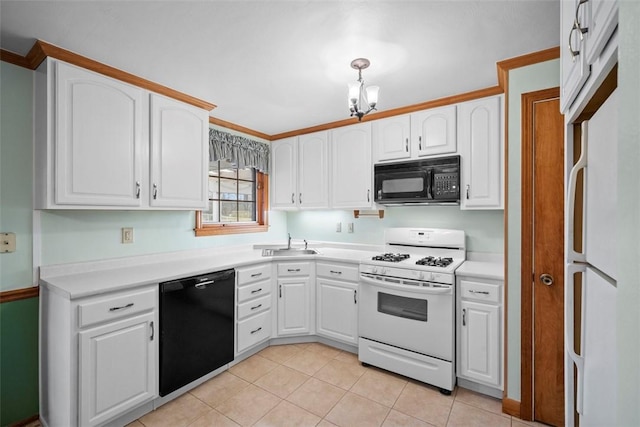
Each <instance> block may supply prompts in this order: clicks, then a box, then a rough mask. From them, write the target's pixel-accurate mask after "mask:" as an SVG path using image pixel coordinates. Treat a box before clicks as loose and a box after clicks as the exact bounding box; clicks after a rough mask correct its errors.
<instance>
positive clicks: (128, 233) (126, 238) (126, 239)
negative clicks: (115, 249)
mask: <svg viewBox="0 0 640 427" xmlns="http://www.w3.org/2000/svg"><path fill="white" fill-rule="evenodd" d="M122 243H133V228H132V227H123V228H122Z"/></svg>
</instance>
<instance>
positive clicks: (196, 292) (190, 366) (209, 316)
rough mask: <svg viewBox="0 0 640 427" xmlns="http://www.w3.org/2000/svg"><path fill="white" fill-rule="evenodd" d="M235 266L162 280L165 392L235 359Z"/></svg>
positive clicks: (162, 378) (162, 382)
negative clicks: (208, 272)
mask: <svg viewBox="0 0 640 427" xmlns="http://www.w3.org/2000/svg"><path fill="white" fill-rule="evenodd" d="M235 277H236V274H235V270H233V269H229V270H223V271H217V272H215V273H210V274H203V275H200V276H194V277H187V278H184V279H180V280H173V281H171V282H164V283H160V396H166V395H167V394H169V393H171V392H172V391H174V390H177V389H179V388H180V387H182V386H185V385H187V384H189V383H190V382H191V381H194V380H197V379H198V378H200V377H202V376H203V375H206V374H208V373H209V372H211V371H213V370H215V369H217V368H219V367H221V366H223V365H225V364H227V363H229V362H231V361H232V360H233V319H234V317H233V316H234V304H235V303H234V300H235Z"/></svg>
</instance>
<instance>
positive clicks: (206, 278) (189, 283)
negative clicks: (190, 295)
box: [160, 268, 236, 293]
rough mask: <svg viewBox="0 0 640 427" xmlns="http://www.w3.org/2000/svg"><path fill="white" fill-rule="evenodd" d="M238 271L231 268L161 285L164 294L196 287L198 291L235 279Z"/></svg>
mask: <svg viewBox="0 0 640 427" xmlns="http://www.w3.org/2000/svg"><path fill="white" fill-rule="evenodd" d="M235 274H236V271H235V270H234V269H233V268H231V269H228V270H222V271H217V272H213V273H209V274H202V275H200V276H192V277H185V278H184V279H178V280H172V281H170V282H164V283H161V284H160V291H161V292H162V293H166V292H172V291H179V290H181V289H185V288H191V287H195V288H196V289H198V290H202V289H207V288H209V287H210V286H212V285H216V284H219V283H222V282H225V281H228V280H234V279H235Z"/></svg>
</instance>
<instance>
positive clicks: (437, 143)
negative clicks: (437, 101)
mask: <svg viewBox="0 0 640 427" xmlns="http://www.w3.org/2000/svg"><path fill="white" fill-rule="evenodd" d="M411 139H412V145H413V147H412V150H413V152H414V153H415V155H414V157H415V156H418V157H419V156H431V155H434V154H445V153H455V152H456V106H455V105H450V106H447V107H442V108H433V109H430V110H425V111H420V112H417V113H413V114H411Z"/></svg>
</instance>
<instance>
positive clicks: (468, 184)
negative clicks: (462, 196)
mask: <svg viewBox="0 0 640 427" xmlns="http://www.w3.org/2000/svg"><path fill="white" fill-rule="evenodd" d="M467 200H469V184H467Z"/></svg>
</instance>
